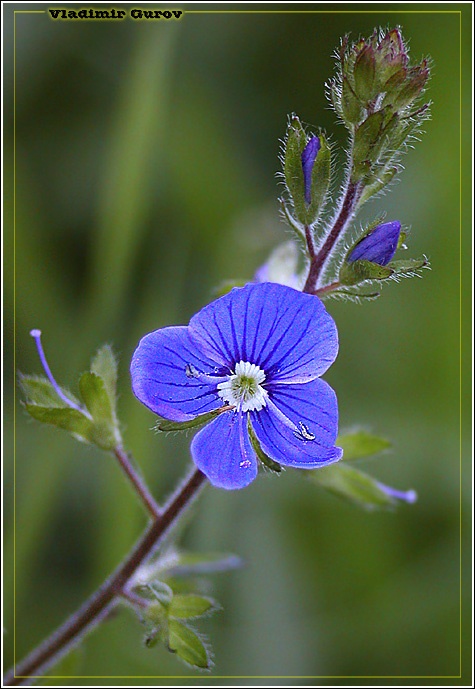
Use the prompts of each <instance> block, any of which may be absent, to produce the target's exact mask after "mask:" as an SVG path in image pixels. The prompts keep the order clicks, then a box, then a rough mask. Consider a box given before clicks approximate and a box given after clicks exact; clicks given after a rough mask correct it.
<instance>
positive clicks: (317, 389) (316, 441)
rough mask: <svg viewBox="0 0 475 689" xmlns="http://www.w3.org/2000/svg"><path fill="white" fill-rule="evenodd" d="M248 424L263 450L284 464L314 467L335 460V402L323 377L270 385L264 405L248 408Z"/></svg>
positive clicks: (336, 459) (336, 423)
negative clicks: (252, 409)
mask: <svg viewBox="0 0 475 689" xmlns="http://www.w3.org/2000/svg"><path fill="white" fill-rule="evenodd" d="M251 420H252V426H253V428H254V432H255V434H256V436H257V438H258V440H259V443H260V445H261V447H262V449H263V450H264V452H265V453H266V454H268V455H269V457H271V458H272V459H274V460H275V461H277V462H279V463H280V464H284V465H286V466H292V467H299V468H302V469H314V468H316V467H320V466H324V465H325V464H331V463H332V462H336V461H338V460H339V459H340V458H341V456H342V454H343V452H342V450H341V449H340V448H339V447H334V443H335V440H336V437H337V433H338V406H337V399H336V395H335V393H334V391H333V390H332V388H331V387H330V386H329V385H328V384H327V383H325V381H323V380H319V379H317V380H313V381H311V382H310V383H305V384H304V385H274V386H272V387H271V388H270V390H269V401H268V405H267V407H265V408H264V409H261V410H260V411H257V412H251Z"/></svg>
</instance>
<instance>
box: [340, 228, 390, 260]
mask: <svg viewBox="0 0 475 689" xmlns="http://www.w3.org/2000/svg"><path fill="white" fill-rule="evenodd" d="M400 234H401V223H400V222H399V221H398V220H392V221H391V222H385V223H382V224H381V225H378V226H377V227H375V228H374V230H372V231H371V232H370V233H369V234H367V235H366V236H365V237H363V239H362V240H361V241H359V242H358V244H357V245H356V246H355V248H354V249H353V251H352V252H351V253H350V255H349V256H348V258H347V259H346V260H347V261H348V262H349V263H352V262H353V261H371V263H377V264H378V265H380V266H387V265H388V263H389V262H390V261H391V260H392V259H393V257H394V254H395V253H396V249H397V245H398V242H399V235H400Z"/></svg>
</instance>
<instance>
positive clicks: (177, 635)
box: [168, 620, 211, 670]
mask: <svg viewBox="0 0 475 689" xmlns="http://www.w3.org/2000/svg"><path fill="white" fill-rule="evenodd" d="M168 646H169V649H170V651H172V652H173V653H176V654H177V655H178V656H179V657H180V658H181V659H182V660H184V661H185V663H188V665H191V666H192V667H198V668H201V669H206V670H209V669H210V667H211V658H210V657H209V654H208V651H207V649H206V647H205V645H204V644H203V642H202V640H201V638H200V637H199V636H198V634H196V632H194V631H192V630H191V629H190V628H189V627H187V626H186V625H185V624H182V623H181V622H177V620H170V626H169V639H168Z"/></svg>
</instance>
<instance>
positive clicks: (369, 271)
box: [339, 259, 394, 286]
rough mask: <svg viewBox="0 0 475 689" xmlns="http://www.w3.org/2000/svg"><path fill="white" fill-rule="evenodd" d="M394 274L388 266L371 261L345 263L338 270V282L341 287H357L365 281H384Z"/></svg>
mask: <svg viewBox="0 0 475 689" xmlns="http://www.w3.org/2000/svg"><path fill="white" fill-rule="evenodd" d="M393 273H394V270H393V269H392V268H390V267H389V266H380V265H379V263H373V262H372V261H366V260H364V259H363V260H358V261H351V262H348V261H345V262H344V263H343V265H342V266H341V268H340V276H339V282H341V284H342V285H348V286H351V285H358V284H359V283H361V282H365V281H366V280H386V279H387V278H388V277H390V276H391V275H392V274H393Z"/></svg>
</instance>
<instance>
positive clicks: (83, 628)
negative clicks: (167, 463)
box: [4, 469, 206, 686]
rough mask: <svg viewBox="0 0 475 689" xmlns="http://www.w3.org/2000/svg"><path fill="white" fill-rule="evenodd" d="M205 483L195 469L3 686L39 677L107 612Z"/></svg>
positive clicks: (201, 474) (202, 476) (10, 672)
mask: <svg viewBox="0 0 475 689" xmlns="http://www.w3.org/2000/svg"><path fill="white" fill-rule="evenodd" d="M205 480H206V477H205V475H204V474H203V473H201V471H200V470H199V469H194V470H193V471H192V473H191V474H190V476H189V477H188V478H187V479H186V481H185V482H184V483H183V485H182V487H181V488H179V489H178V490H177V492H176V493H175V494H174V495H173V496H172V497H171V498H170V500H169V501H168V503H167V504H166V505H165V507H164V508H163V511H162V513H161V514H159V515H158V516H157V517H156V519H155V520H154V521H153V522H152V523H151V524H150V525H149V527H148V529H147V530H146V531H145V533H144V534H143V536H142V538H140V540H139V541H138V542H137V543H136V545H135V547H134V548H133V549H132V551H131V552H130V554H129V555H128V556H127V557H126V558H125V560H124V561H123V562H122V564H121V565H119V567H118V568H117V569H116V571H115V572H114V573H113V574H112V575H111V576H110V577H109V579H107V580H106V581H105V582H104V583H103V584H102V586H101V587H100V588H99V589H98V590H97V591H96V592H95V593H94V594H93V595H92V596H91V597H90V598H89V600H87V601H86V602H85V603H84V604H83V605H82V606H81V608H79V610H77V611H76V612H75V613H74V614H73V615H71V617H70V618H69V619H68V620H66V622H64V624H63V625H62V626H61V627H59V628H58V629H57V630H56V631H55V632H53V634H52V635H51V636H50V637H49V638H48V639H46V640H45V641H43V642H42V643H41V644H40V645H39V646H38V647H37V648H36V649H35V650H33V651H32V652H31V653H30V654H29V655H28V656H27V657H26V658H25V659H24V660H22V661H20V662H19V663H17V664H16V666H15V667H14V668H12V669H11V670H10V671H9V672H8V673H7V674H6V676H5V678H4V686H15V685H19V684H22V683H23V681H24V680H26V679H28V678H31V677H36V676H41V675H42V674H43V673H44V672H45V671H46V670H47V669H48V667H50V666H51V665H54V664H55V663H56V662H57V661H58V660H59V659H60V658H61V657H62V656H63V655H64V654H65V653H66V652H67V651H69V650H70V649H71V647H73V646H74V645H75V644H76V643H77V642H78V641H80V640H81V639H82V637H83V636H85V634H87V633H88V632H89V631H91V629H93V628H94V627H95V626H96V625H97V624H98V623H99V622H100V621H101V620H103V619H104V618H105V617H106V616H107V615H108V614H109V613H110V611H111V610H112V608H113V607H114V606H115V605H116V604H117V602H118V600H119V598H120V596H121V595H122V593H123V591H124V590H126V589H127V584H128V582H129V581H130V579H131V577H132V576H133V575H134V574H135V572H136V571H137V569H138V568H139V567H140V565H142V564H143V563H144V562H145V561H146V560H147V559H148V558H149V557H150V556H151V555H152V554H153V552H154V551H155V550H156V547H157V545H158V544H159V543H160V541H161V540H162V539H163V536H164V535H165V534H166V532H167V531H168V529H169V528H170V527H171V526H173V524H174V523H175V522H176V520H177V519H178V517H180V515H181V514H182V513H183V511H184V510H185V508H186V507H188V506H189V505H190V504H191V502H192V500H193V498H194V497H195V496H196V495H197V493H198V491H199V489H200V488H201V486H202V485H203V483H204V481H205Z"/></svg>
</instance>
